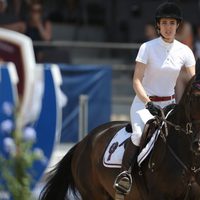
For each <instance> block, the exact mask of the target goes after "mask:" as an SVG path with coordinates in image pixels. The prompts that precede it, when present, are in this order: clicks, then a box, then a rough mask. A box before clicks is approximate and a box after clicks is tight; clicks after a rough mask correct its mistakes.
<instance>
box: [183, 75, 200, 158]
mask: <svg viewBox="0 0 200 200" xmlns="http://www.w3.org/2000/svg"><path fill="white" fill-rule="evenodd" d="M183 99H184V100H183V101H181V103H182V105H183V106H184V112H185V120H186V121H185V122H186V127H188V129H190V130H189V132H188V133H190V135H191V150H192V151H193V152H194V153H195V154H197V155H200V80H197V79H195V77H193V78H192V79H191V81H190V82H189V84H188V86H187V88H186V91H185V95H184V97H183Z"/></svg>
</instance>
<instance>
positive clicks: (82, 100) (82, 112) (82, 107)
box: [78, 95, 88, 141]
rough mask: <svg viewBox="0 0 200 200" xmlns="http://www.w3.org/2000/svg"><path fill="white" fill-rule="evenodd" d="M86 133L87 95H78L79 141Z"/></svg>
mask: <svg viewBox="0 0 200 200" xmlns="http://www.w3.org/2000/svg"><path fill="white" fill-rule="evenodd" d="M87 133H88V95H80V96H79V135H78V139H79V141H80V140H82V139H83V138H84V137H85V136H86V135H87Z"/></svg>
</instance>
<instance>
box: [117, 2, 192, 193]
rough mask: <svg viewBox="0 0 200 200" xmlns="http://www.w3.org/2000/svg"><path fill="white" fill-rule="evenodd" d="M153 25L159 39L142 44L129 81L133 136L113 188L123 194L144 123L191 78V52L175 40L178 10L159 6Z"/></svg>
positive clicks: (179, 18) (173, 99)
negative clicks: (132, 98)
mask: <svg viewBox="0 0 200 200" xmlns="http://www.w3.org/2000/svg"><path fill="white" fill-rule="evenodd" d="M155 21H156V29H157V31H158V33H159V35H160V37H158V38H156V39H153V40H151V41H148V42H145V43H143V44H142V45H141V47H140V49H139V51H138V54H137V57H136V65H135V72H134V77H133V88H134V90H135V93H136V96H135V98H134V100H133V103H132V106H131V109H130V116H131V124H132V129H133V133H132V136H131V140H129V141H128V144H127V146H126V149H125V153H124V157H123V160H122V169H121V173H120V174H119V175H118V177H117V179H116V181H115V184H114V187H115V189H116V190H117V191H120V192H121V193H124V194H126V193H128V190H129V189H130V187H131V176H130V172H129V171H130V170H129V168H130V166H131V165H133V164H134V162H136V158H137V154H138V149H139V145H140V139H141V136H142V132H143V128H144V125H145V123H146V122H147V121H148V120H149V119H151V118H153V117H154V116H155V115H157V114H158V111H159V110H158V109H159V108H158V106H160V107H162V108H163V107H165V106H167V105H169V104H172V103H175V102H176V103H178V102H179V100H180V98H181V97H182V94H183V92H184V89H185V86H186V84H187V82H188V81H189V80H190V79H191V77H192V76H193V75H194V74H195V58H194V55H193V52H192V51H191V49H190V48H189V47H188V46H186V45H184V44H182V43H180V42H179V41H177V40H176V39H175V35H176V31H177V29H178V27H179V25H180V23H181V21H182V14H181V10H180V9H179V7H178V6H177V5H176V4H174V3H172V2H165V3H163V4H161V5H160V6H159V7H158V8H157V11H156V14H155Z"/></svg>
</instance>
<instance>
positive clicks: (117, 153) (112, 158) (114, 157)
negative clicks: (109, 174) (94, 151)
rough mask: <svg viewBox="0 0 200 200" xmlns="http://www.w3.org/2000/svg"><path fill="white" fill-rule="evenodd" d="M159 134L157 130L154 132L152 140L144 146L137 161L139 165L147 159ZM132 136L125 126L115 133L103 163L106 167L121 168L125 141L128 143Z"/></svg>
mask: <svg viewBox="0 0 200 200" xmlns="http://www.w3.org/2000/svg"><path fill="white" fill-rule="evenodd" d="M158 135H159V132H158V131H156V132H155V133H154V134H153V136H152V138H151V139H150V141H149V142H148V143H147V145H146V146H145V147H144V148H143V150H142V151H141V152H140V154H139V155H138V158H137V161H138V164H139V165H141V163H142V162H143V161H144V160H145V158H146V157H147V156H148V155H149V153H150V152H151V150H152V148H153V146H154V144H155V142H156V140H157V138H158ZM130 137H131V133H128V132H127V131H126V128H125V127H124V128H122V129H120V130H119V131H118V132H117V133H116V134H115V136H114V137H113V139H112V140H111V142H110V144H109V145H108V147H107V149H106V151H105V154H104V157H103V165H104V166H105V167H108V168H121V164H122V158H123V155H124V151H125V143H126V140H127V139H129V138H130Z"/></svg>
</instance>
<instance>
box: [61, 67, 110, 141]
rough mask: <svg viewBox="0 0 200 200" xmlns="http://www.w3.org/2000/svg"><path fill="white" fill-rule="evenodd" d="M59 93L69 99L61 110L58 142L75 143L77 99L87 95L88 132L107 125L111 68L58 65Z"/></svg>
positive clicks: (77, 127) (76, 136)
mask: <svg viewBox="0 0 200 200" xmlns="http://www.w3.org/2000/svg"><path fill="white" fill-rule="evenodd" d="M59 67H60V70H61V74H62V79H63V84H62V87H61V88H62V91H63V92H64V93H65V94H66V95H67V97H68V103H67V105H66V106H65V108H64V109H63V125H62V133H61V142H77V141H78V131H79V97H80V95H88V130H89V131H91V130H92V129H93V128H95V127H97V126H99V125H101V124H103V123H105V122H108V121H110V115H111V80H112V70H111V67H110V66H93V65H88V66H85V65H81V66H80V65H64V64H63V65H62V64H59Z"/></svg>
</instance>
